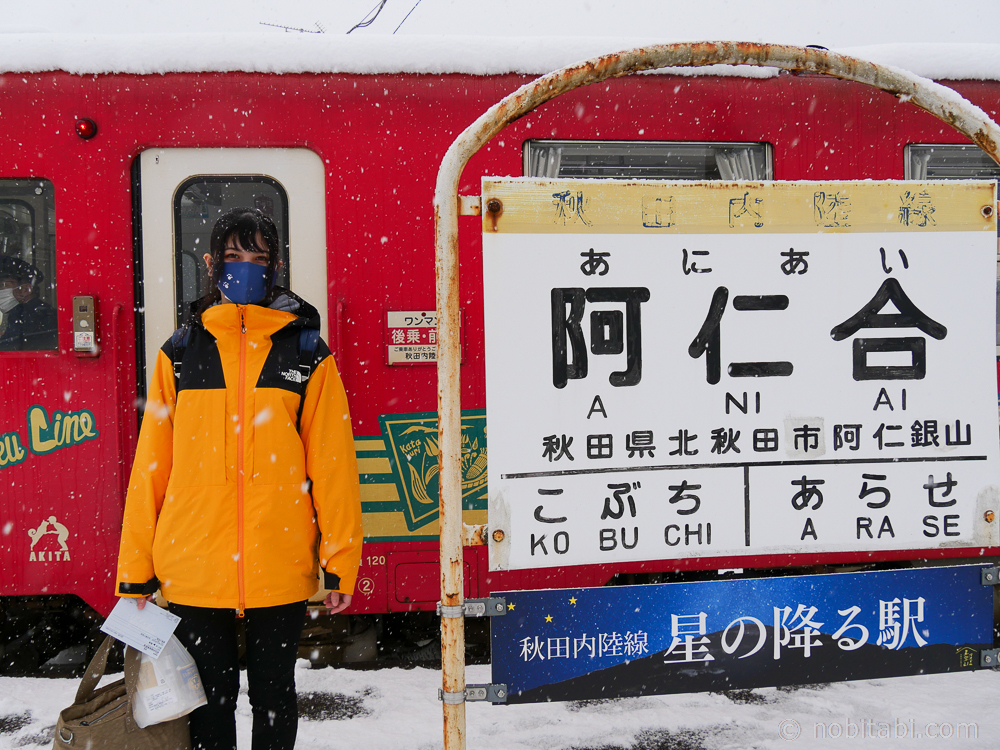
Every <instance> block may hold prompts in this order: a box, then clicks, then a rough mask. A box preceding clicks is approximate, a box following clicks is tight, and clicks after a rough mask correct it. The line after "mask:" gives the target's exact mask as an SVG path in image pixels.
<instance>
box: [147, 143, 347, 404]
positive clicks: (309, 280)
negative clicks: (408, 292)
mask: <svg viewBox="0 0 1000 750" xmlns="http://www.w3.org/2000/svg"><path fill="white" fill-rule="evenodd" d="M139 159H140V177H139V179H140V189H141V196H142V198H141V200H142V205H141V211H142V216H141V222H142V275H143V298H144V315H143V321H144V322H143V326H144V331H145V342H146V346H145V352H146V386H147V388H148V386H149V378H150V374H151V372H152V368H153V364H154V363H155V362H156V352H157V351H158V350H159V348H160V347H161V346H162V345H163V342H164V341H166V340H167V339H168V338H170V334H171V333H173V331H174V329H175V328H176V311H177V303H176V295H177V279H176V273H175V269H176V264H175V263H174V248H175V247H176V244H175V240H176V238H175V236H174V198H175V196H176V193H177V189H178V187H179V186H180V185H181V183H183V182H185V181H187V180H189V179H190V178H192V177H208V176H215V175H226V176H228V175H239V176H254V177H260V176H264V177H270V178H271V179H273V180H275V181H276V182H278V183H279V184H280V185H281V186H282V188H284V190H285V193H286V194H287V196H288V238H287V239H288V253H289V265H290V266H291V288H292V290H293V291H294V292H295V293H296V294H298V295H299V296H301V297H302V298H303V299H305V300H307V301H308V302H310V303H311V304H312V305H315V307H316V309H318V310H319V311H320V313H321V315H320V317H321V318H322V323H321V329H320V330H321V335H322V336H323V338H324V339H325V340H326V341H329V336H328V326H327V312H328V305H327V285H326V201H325V197H326V190H325V189H324V170H323V161H322V159H320V157H319V156H318V155H317V154H316V153H315V152H314V151H310V150H309V149H305V148H269V149H263V148H152V149H148V150H146V151H143V152H142V153H141V154H139ZM206 250H207V248H206Z"/></svg>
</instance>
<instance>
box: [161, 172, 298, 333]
mask: <svg viewBox="0 0 1000 750" xmlns="http://www.w3.org/2000/svg"><path fill="white" fill-rule="evenodd" d="M239 206H253V207H254V208H259V209H260V210H261V211H263V212H264V213H265V214H267V215H268V216H270V217H271V219H273V220H274V224H275V226H276V227H277V229H278V239H279V241H280V242H281V250H280V253H281V259H282V261H284V265H283V266H282V267H281V271H279V272H278V280H277V283H278V284H279V285H281V286H286V287H287V286H288V279H289V271H290V265H289V260H288V196H287V194H286V193H285V189H284V188H283V187H282V186H281V184H280V183H279V182H278V181H277V180H274V179H272V178H270V177H264V176H246V175H231V176H222V175H213V176H210V177H206V176H198V177H192V178H191V179H189V180H185V181H184V182H183V183H181V185H180V186H179V187H178V189H177V192H176V194H175V196H174V242H175V244H174V263H175V274H174V278H175V279H176V280H177V325H178V326H182V325H185V324H186V323H188V322H189V321H190V320H191V316H192V311H191V306H192V303H194V302H196V301H197V300H199V299H201V298H202V297H203V296H205V293H206V292H207V291H208V282H209V278H208V270H207V269H206V267H205V261H204V260H203V256H204V255H205V253H207V252H209V241H210V240H211V237H212V228H213V227H214V226H215V222H216V221H217V220H218V218H219V217H220V216H222V214H224V213H225V212H226V211H228V210H230V209H231V208H237V207H239Z"/></svg>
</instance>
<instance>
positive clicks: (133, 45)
mask: <svg viewBox="0 0 1000 750" xmlns="http://www.w3.org/2000/svg"><path fill="white" fill-rule="evenodd" d="M668 41H669V42H674V41H677V40H675V39H670V40H665V39H662V38H660V39H655V38H623V37H617V38H616V37H479V36H416V35H410V36H375V35H360V36H346V35H339V34H338V35H327V34H274V33H268V32H250V33H246V32H241V33H229V34H218V33H194V34H192V33H188V34H168V33H164V34H47V33H44V34H31V33H22V34H0V73H3V72H6V73H36V72H45V71H55V70H62V71H66V72H69V73H77V74H103V73H135V74H162V73H170V72H225V71H247V72H261V73H304V72H311V73H360V74H389V73H427V74H445V73H467V74H472V75H496V74H503V73H519V74H527V75H541V74H544V73H548V72H549V71H552V70H556V69H558V68H561V67H563V66H566V65H569V64H572V63H575V62H579V61H581V60H585V59H588V58H591V57H596V56H598V55H602V54H605V53H609V52H617V51H621V50H626V49H631V48H634V47H639V46H643V45H649V44H657V43H666V42H668ZM835 51H836V52H839V53H842V54H845V55H849V56H852V57H859V58H862V59H866V60H870V61H872V62H876V63H879V64H881V65H891V66H894V67H897V68H903V69H906V70H909V71H911V72H913V73H916V74H917V75H920V76H924V77H926V78H933V79H936V80H964V79H979V80H1000V44H982V43H980V44H958V43H941V44H931V43H914V44H884V45H871V46H863V47H844V48H839V49H836V50H835ZM666 72H671V73H677V74H681V75H710V74H711V75H737V76H747V77H768V76H772V75H776V71H775V70H774V69H762V68H754V67H750V66H712V67H710V68H674V69H670V70H669V71H666Z"/></svg>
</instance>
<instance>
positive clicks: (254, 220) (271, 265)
mask: <svg viewBox="0 0 1000 750" xmlns="http://www.w3.org/2000/svg"><path fill="white" fill-rule="evenodd" d="M258 234H259V235H260V236H261V237H262V238H263V239H264V243H265V244H266V245H267V248H266V250H267V277H268V278H269V279H274V278H275V277H276V276H277V273H278V260H279V258H278V249H279V247H280V243H279V241H278V229H277V227H275V226H274V222H273V221H271V218H270V217H269V216H267V215H266V214H265V213H264V212H263V211H261V210H260V209H257V208H248V207H245V206H242V207H239V208H232V209H230V210H229V211H226V213H224V214H223V215H222V216H220V217H219V220H218V221H217V222H215V227H214V228H213V229H212V239H211V240H210V241H209V252H210V253H211V254H212V278H211V279H209V283H208V293H207V294H206V295H205V296H204V297H203V298H202V300H201V304H200V305H199V312H204V311H205V310H206V309H208V308H209V307H211V306H212V305H214V304H215V303H216V302H218V301H219V300H220V299H222V293H221V292H220V291H219V279H220V278H222V264H223V263H224V262H225V257H226V244H227V243H228V242H229V240H230V238H235V239H237V240H238V241H239V244H240V247H242V248H243V249H245V250H249V249H251V248H257V249H259V250H264V249H265V248H261V247H258V245H257V235H258ZM273 293H274V287H273V286H272V287H271V289H270V291H269V292H268V294H267V297H265V298H264V302H269V301H270V300H271V297H272V295H273Z"/></svg>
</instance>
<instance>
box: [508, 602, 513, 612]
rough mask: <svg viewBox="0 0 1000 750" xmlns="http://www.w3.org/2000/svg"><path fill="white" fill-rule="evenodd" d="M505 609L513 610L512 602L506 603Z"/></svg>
mask: <svg viewBox="0 0 1000 750" xmlns="http://www.w3.org/2000/svg"><path fill="white" fill-rule="evenodd" d="M507 609H509V610H510V611H513V610H514V603H513V602H511V603H510V604H508V605H507Z"/></svg>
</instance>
